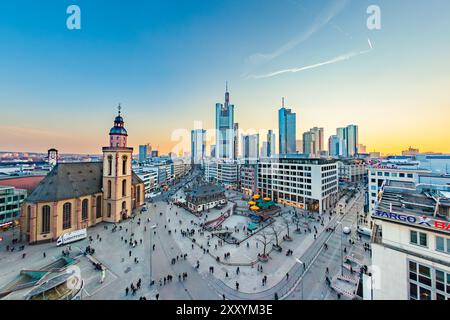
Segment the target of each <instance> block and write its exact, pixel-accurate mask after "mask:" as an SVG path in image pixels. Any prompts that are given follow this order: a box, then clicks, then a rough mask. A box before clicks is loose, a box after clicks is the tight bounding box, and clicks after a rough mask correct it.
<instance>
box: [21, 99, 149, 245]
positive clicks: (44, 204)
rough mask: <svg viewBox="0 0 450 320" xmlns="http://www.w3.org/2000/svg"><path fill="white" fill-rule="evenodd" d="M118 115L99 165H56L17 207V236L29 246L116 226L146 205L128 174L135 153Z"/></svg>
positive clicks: (139, 182)
mask: <svg viewBox="0 0 450 320" xmlns="http://www.w3.org/2000/svg"><path fill="white" fill-rule="evenodd" d="M127 137H128V133H127V130H126V129H125V127H124V121H123V118H122V116H121V112H120V107H119V113H118V115H117V117H116V118H115V120H114V127H112V128H111V130H110V132H109V146H108V147H104V148H103V162H77V163H58V164H56V165H55V166H54V167H53V169H52V171H50V173H49V174H48V175H47V176H46V177H45V178H44V179H43V180H42V181H41V182H40V183H39V184H38V186H37V187H36V188H35V189H34V190H33V191H32V193H31V194H30V195H29V196H28V197H27V198H26V200H25V201H24V203H23V205H22V207H21V236H22V238H25V240H27V241H28V242H29V243H30V244H33V243H40V242H49V241H56V239H58V237H59V236H61V235H63V234H65V233H68V232H72V231H76V230H79V229H83V228H88V227H91V226H95V225H96V224H97V223H99V222H111V223H116V222H119V221H121V220H123V219H126V218H128V217H130V216H131V214H132V211H133V210H135V209H137V208H139V207H140V206H142V205H144V182H143V181H142V180H141V179H140V178H139V177H138V176H137V175H136V174H135V173H134V172H133V171H132V169H131V163H132V156H133V148H131V147H127Z"/></svg>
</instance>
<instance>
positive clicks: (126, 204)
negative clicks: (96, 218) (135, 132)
mask: <svg viewBox="0 0 450 320" xmlns="http://www.w3.org/2000/svg"><path fill="white" fill-rule="evenodd" d="M127 137H128V133H127V130H126V129H125V127H124V122H123V118H122V115H121V107H120V105H119V107H118V115H117V117H116V118H115V119H114V127H112V128H111V130H110V131H109V147H103V199H104V200H103V204H104V205H103V208H104V210H103V221H106V222H118V221H120V220H122V219H124V218H127V217H129V216H131V210H132V206H131V205H132V204H131V184H132V171H131V161H132V155H133V148H130V147H127Z"/></svg>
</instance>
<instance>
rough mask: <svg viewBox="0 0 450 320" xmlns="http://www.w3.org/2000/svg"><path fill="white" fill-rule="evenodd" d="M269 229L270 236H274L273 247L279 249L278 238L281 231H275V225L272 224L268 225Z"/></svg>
mask: <svg viewBox="0 0 450 320" xmlns="http://www.w3.org/2000/svg"><path fill="white" fill-rule="evenodd" d="M270 229H272V233H271V234H272V235H273V236H274V238H275V246H277V247H280V241H279V236H280V234H281V232H282V231H283V230H282V229H280V230H277V229H276V228H275V223H272V224H271V225H270Z"/></svg>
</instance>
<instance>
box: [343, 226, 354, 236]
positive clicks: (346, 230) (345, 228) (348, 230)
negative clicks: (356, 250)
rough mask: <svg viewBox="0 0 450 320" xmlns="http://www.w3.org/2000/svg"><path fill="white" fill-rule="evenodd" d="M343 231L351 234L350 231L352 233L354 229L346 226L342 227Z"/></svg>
mask: <svg viewBox="0 0 450 320" xmlns="http://www.w3.org/2000/svg"><path fill="white" fill-rule="evenodd" d="M342 232H343V233H344V234H350V233H352V229H350V228H349V227H344V228H342Z"/></svg>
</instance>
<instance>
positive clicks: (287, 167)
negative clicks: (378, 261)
mask: <svg viewBox="0 0 450 320" xmlns="http://www.w3.org/2000/svg"><path fill="white" fill-rule="evenodd" d="M257 180H258V192H259V193H261V194H262V196H263V197H269V198H272V199H273V200H274V201H277V202H278V203H281V204H286V205H289V206H293V207H297V208H301V209H307V210H309V211H315V212H319V213H323V212H325V211H326V210H329V209H331V208H332V207H334V205H335V204H336V202H337V195H338V170H337V162H336V160H330V159H308V158H304V157H300V156H298V157H297V156H295V155H285V156H280V157H274V158H270V159H261V161H260V162H259V163H258V178H257Z"/></svg>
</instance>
